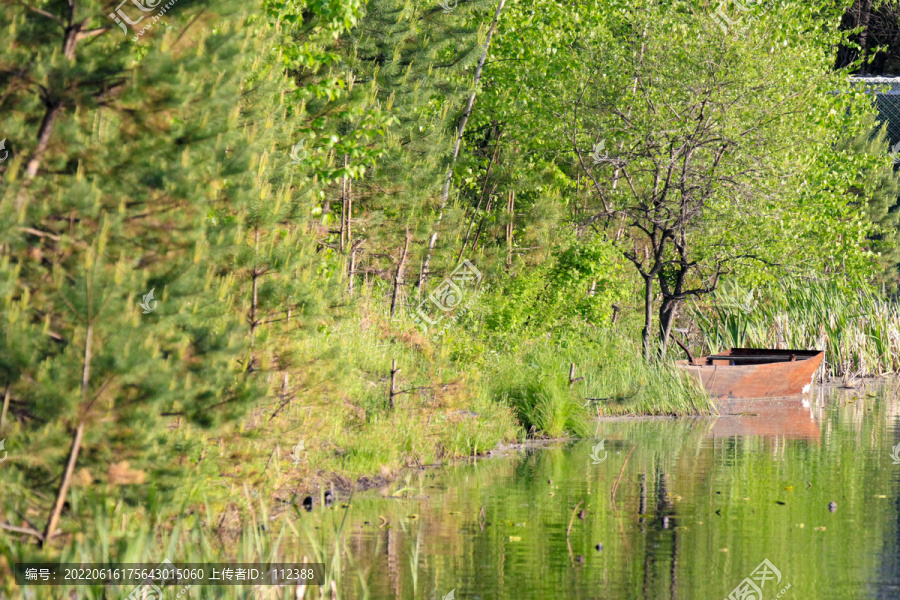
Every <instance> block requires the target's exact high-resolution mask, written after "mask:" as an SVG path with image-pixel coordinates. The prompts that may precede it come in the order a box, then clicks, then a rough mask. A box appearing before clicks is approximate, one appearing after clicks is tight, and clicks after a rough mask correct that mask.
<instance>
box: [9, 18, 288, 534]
mask: <svg viewBox="0 0 900 600" xmlns="http://www.w3.org/2000/svg"><path fill="white" fill-rule="evenodd" d="M69 6H70V4H67V3H63V2H51V3H49V4H47V5H46V6H45V7H44V8H43V9H41V10H30V9H28V8H27V7H26V6H25V5H16V6H15V7H14V8H8V9H7V10H5V11H4V12H3V14H2V15H0V29H2V30H3V31H6V32H8V36H9V39H11V40H12V43H11V45H10V47H9V48H8V49H7V52H6V54H5V56H4V58H3V59H2V63H0V81H3V83H4V84H5V85H4V89H6V90H7V93H6V94H4V95H3V96H2V97H0V115H2V116H0V131H3V132H4V133H3V135H4V136H5V137H6V139H7V147H8V148H10V149H11V150H12V157H11V158H10V159H9V160H8V161H6V162H5V163H4V164H3V165H2V166H0V169H2V175H3V180H4V182H5V186H4V189H3V191H2V198H0V248H2V253H3V255H2V261H0V272H2V276H0V282H2V283H0V289H2V292H3V293H2V295H0V303H2V306H0V310H2V312H3V315H4V318H3V319H2V321H0V323H2V325H0V328H2V335H0V341H2V345H3V346H5V348H7V349H12V348H17V350H16V351H14V352H10V353H9V354H6V353H5V354H4V360H3V363H2V365H0V366H2V368H0V372H2V376H3V378H4V381H3V382H0V383H2V385H3V386H4V390H5V391H6V392H7V402H6V404H7V405H8V406H9V408H8V415H7V421H8V422H9V423H12V422H15V426H14V429H13V433H12V434H11V436H10V447H14V448H15V447H19V448H24V447H25V445H26V444H27V446H28V448H29V453H28V455H27V456H21V458H20V460H21V467H22V471H23V472H24V473H27V474H28V476H29V477H30V478H34V480H36V481H37V480H40V481H56V482H57V484H58V488H57V492H56V494H55V498H53V499H51V500H50V501H49V502H48V501H47V500H46V499H44V498H45V497H43V496H42V497H30V498H10V497H7V498H5V500H6V501H9V502H16V503H20V502H21V503H23V504H20V505H19V511H20V512H21V513H24V512H26V506H25V505H24V503H28V506H27V510H28V511H32V510H34V509H38V510H40V511H42V512H43V513H44V514H46V515H47V519H46V526H45V527H44V528H43V529H44V530H43V532H38V531H32V532H31V533H33V534H34V535H35V536H36V537H39V538H40V539H42V541H43V542H44V543H48V542H50V541H51V540H52V537H53V535H54V532H55V531H56V530H57V529H58V527H59V519H60V514H61V510H62V507H63V504H64V502H65V499H66V496H67V491H68V486H69V484H70V481H71V477H72V473H73V471H74V470H75V468H87V469H88V470H89V471H91V472H92V473H102V472H104V471H106V469H107V468H108V467H109V466H110V465H111V464H112V463H113V462H114V461H121V460H123V459H132V460H134V461H136V463H137V464H141V456H142V455H143V453H144V452H145V451H147V449H148V448H149V447H150V446H151V445H153V444H157V443H159V441H160V439H162V440H163V443H164V444H165V438H160V437H159V435H160V431H161V429H162V428H163V427H165V426H167V425H169V424H170V422H171V419H170V418H166V417H173V416H174V417H177V418H180V419H184V420H186V421H187V422H188V423H193V424H195V425H199V426H204V427H212V426H216V425H219V424H222V423H227V422H231V421H234V420H235V419H236V418H238V417H239V416H240V415H242V414H243V413H244V412H245V411H246V410H247V408H248V407H249V406H251V403H252V401H253V400H254V399H255V398H258V397H259V394H260V382H259V381H257V380H256V379H254V378H252V377H249V376H248V375H247V373H246V372H245V371H246V370H245V369H242V368H240V367H239V365H238V363H237V361H236V358H238V357H240V356H242V355H246V353H247V351H248V347H249V346H248V345H249V343H250V340H251V336H250V335H249V331H248V330H249V329H251V328H252V327H250V328H248V326H247V323H246V316H247V315H246V313H243V314H242V309H243V308H244V307H245V304H244V300H245V299H246V296H245V295H244V290H243V289H242V288H241V286H240V285H238V284H239V281H237V280H236V279H235V276H234V274H233V273H232V272H231V271H230V268H229V267H230V265H228V264H227V262H226V261H227V260H228V258H229V257H230V256H231V254H232V250H231V248H232V247H233V246H234V245H240V244H243V243H245V242H246V239H247V237H246V236H247V231H248V229H247V228H246V227H247V226H248V225H249V227H250V231H252V230H253V228H254V227H257V228H258V225H257V224H255V223H253V222H252V221H248V219H252V218H253V216H254V210H253V209H252V207H254V206H255V207H258V210H257V212H259V213H262V212H265V211H266V210H267V208H268V207H267V205H266V204H265V202H266V201H268V200H269V194H268V192H267V190H268V188H267V185H268V184H267V183H266V182H267V181H268V180H269V179H270V174H271V167H270V165H269V164H268V163H267V161H266V156H267V155H266V152H267V151H268V152H271V150H272V148H273V147H274V145H275V142H274V141H273V140H274V137H273V136H274V135H275V134H273V131H274V128H273V127H272V126H271V123H272V122H274V121H275V120H277V118H278V113H277V111H278V110H282V112H283V109H279V108H278V107H279V105H280V104H281V103H283V99H281V97H280V94H279V90H280V89H283V88H282V86H283V84H284V81H283V79H284V78H283V74H281V73H280V72H279V70H278V69H271V68H269V67H267V66H266V63H264V61H262V60H261V57H262V56H264V55H265V52H266V50H265V49H267V48H270V47H271V45H269V44H270V38H269V35H268V33H267V29H266V26H265V24H263V23H257V24H256V25H254V24H253V22H252V21H251V20H250V19H251V18H252V15H253V14H254V11H253V9H254V8H259V7H253V6H250V7H245V6H242V3H240V2H232V1H226V2H223V3H218V4H217V5H216V7H215V10H214V11H212V10H210V9H209V8H208V7H207V8H206V9H205V10H199V9H198V8H196V7H188V8H183V9H176V10H173V11H170V12H167V13H166V14H165V15H164V17H162V20H161V21H157V22H155V23H154V26H153V28H152V29H149V30H148V33H146V34H145V35H144V36H142V37H140V40H139V43H134V42H133V41H132V39H131V37H125V36H123V34H122V31H121V30H120V29H119V28H118V27H117V26H115V25H112V26H111V25H110V23H111V21H109V20H106V17H105V15H106V13H107V12H108V11H107V10H106V8H108V7H107V6H106V4H105V3H102V2H95V1H85V2H75V3H72V4H71V6H72V8H71V10H70V9H69ZM89 25H93V26H92V27H91V26H89ZM245 56H248V57H249V58H246V59H245V58H244V57H245ZM268 58H269V59H271V58H272V57H271V56H269V57H268ZM248 167H252V169H250V168H248ZM276 185H281V187H280V188H279V189H287V188H286V187H285V184H279V183H276ZM282 199H283V195H282V196H281V197H279V198H278V199H277V200H282ZM295 210H297V209H295ZM286 241H287V243H290V242H291V241H292V239H291V238H287V240H286ZM299 271H302V267H296V268H293V266H292V267H291V268H287V269H285V272H284V278H285V279H291V280H294V281H302V278H298V277H297V273H298V272H299ZM295 322H296V321H295ZM251 325H252V323H251ZM9 423H8V424H7V426H11V425H9ZM14 464H19V463H18V462H17V463H14ZM142 466H143V468H148V469H149V468H153V465H147V464H142ZM157 466H159V465H157Z"/></svg>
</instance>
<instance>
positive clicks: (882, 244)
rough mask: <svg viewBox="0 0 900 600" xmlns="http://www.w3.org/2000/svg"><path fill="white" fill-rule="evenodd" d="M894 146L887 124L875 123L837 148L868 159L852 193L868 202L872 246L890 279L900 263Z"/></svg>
mask: <svg viewBox="0 0 900 600" xmlns="http://www.w3.org/2000/svg"><path fill="white" fill-rule="evenodd" d="M869 121H870V122H874V119H870V120H869ZM890 145H891V144H890V141H889V140H888V138H887V128H886V126H884V125H882V126H881V127H876V126H874V123H873V124H872V127H871V128H863V129H862V130H861V131H860V133H858V134H857V135H855V136H853V137H852V138H847V139H843V140H841V141H840V142H838V144H836V146H835V151H836V152H837V153H839V154H840V153H842V152H846V153H849V154H853V155H856V156H858V157H862V158H864V159H865V163H864V166H863V168H862V169H861V170H860V171H859V176H858V181H857V182H856V184H855V185H853V186H852V187H851V188H850V189H849V190H848V192H849V193H850V194H852V195H853V196H856V197H857V198H858V202H860V203H861V204H864V205H865V213H866V215H867V216H868V218H869V221H870V222H871V223H872V229H873V233H872V234H871V235H870V236H869V239H870V243H871V249H872V251H874V252H877V253H878V254H879V255H880V257H879V261H878V262H879V264H880V265H881V267H882V268H883V269H884V270H885V274H886V275H887V277H888V279H889V280H890V281H893V282H896V281H897V280H898V271H897V267H898V263H900V173H898V172H897V171H896V169H895V166H894V165H893V164H891V160H890V158H889V152H890Z"/></svg>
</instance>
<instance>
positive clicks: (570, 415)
mask: <svg viewBox="0 0 900 600" xmlns="http://www.w3.org/2000/svg"><path fill="white" fill-rule="evenodd" d="M572 364H574V365H575V369H576V372H575V379H576V381H574V382H572V383H571V384H570V382H569V369H570V365H572ZM488 381H489V393H490V394H492V395H493V397H494V398H496V399H498V400H500V401H504V402H506V403H508V404H509V406H510V407H511V408H513V410H514V411H515V412H516V415H517V416H518V418H519V420H520V422H522V424H523V425H524V426H525V427H526V429H529V430H531V431H533V432H535V433H541V434H544V435H547V436H550V437H557V436H560V435H563V434H565V433H574V434H576V435H584V434H585V432H586V431H588V430H589V427H588V426H587V419H588V418H589V417H590V416H592V415H624V414H657V415H659V414H682V415H684V414H700V413H708V412H709V410H710V401H709V395H708V394H706V393H705V392H704V391H703V390H701V389H700V388H699V387H697V386H696V385H695V383H694V381H693V380H691V379H689V378H686V377H684V376H683V374H682V373H680V372H679V371H678V370H676V368H675V367H673V366H672V365H671V364H669V363H665V362H663V363H648V362H647V361H645V360H644V359H643V357H642V356H641V353H640V349H639V348H638V347H637V345H636V343H635V342H634V341H633V340H631V339H630V338H627V337H625V336H623V335H620V334H618V333H616V332H615V331H605V332H599V333H597V334H596V335H595V336H594V337H593V338H592V339H590V340H589V341H587V340H573V339H569V340H567V341H561V342H556V343H554V344H539V343H534V344H532V345H531V346H530V347H528V348H526V349H525V350H523V351H521V352H520V353H518V354H517V355H514V356H508V355H504V356H502V357H497V358H496V359H495V364H494V366H493V368H492V369H490V370H489V375H488Z"/></svg>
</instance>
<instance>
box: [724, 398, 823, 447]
mask: <svg viewBox="0 0 900 600" xmlns="http://www.w3.org/2000/svg"><path fill="white" fill-rule="evenodd" d="M734 436H741V437H750V436H761V437H772V438H774V437H783V438H809V439H814V440H816V441H818V440H819V437H820V432H819V425H818V423H817V422H816V418H815V413H814V411H813V408H812V405H811V402H810V400H809V399H807V398H804V397H803V396H794V397H791V398H775V399H771V398H759V399H747V398H740V399H738V398H735V399H730V400H724V401H722V403H721V405H720V406H719V416H718V417H716V418H715V419H714V422H713V426H712V428H711V429H710V431H709V437H713V438H727V437H734Z"/></svg>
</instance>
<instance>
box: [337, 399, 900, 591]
mask: <svg viewBox="0 0 900 600" xmlns="http://www.w3.org/2000/svg"><path fill="white" fill-rule="evenodd" d="M898 406H900V405H898V401H897V394H896V391H895V386H894V384H893V383H892V382H888V383H886V384H884V385H880V386H877V387H875V386H872V385H870V386H869V387H868V388H861V389H858V390H839V389H820V390H817V391H816V392H815V393H814V394H812V395H810V396H807V397H805V398H799V397H798V398H786V399H774V400H771V399H770V400H762V401H754V400H734V401H729V402H725V403H722V404H721V405H720V408H719V411H720V414H719V416H717V417H712V418H708V419H707V418H704V419H651V420H619V421H605V422H601V423H599V424H598V430H597V440H599V439H606V440H607V442H606V450H607V451H608V458H607V459H606V460H604V461H602V462H600V463H599V464H594V461H592V460H591V457H590V452H591V448H592V445H594V444H596V443H597V440H583V441H579V442H577V443H572V444H560V445H557V446H554V447H551V448H546V449H532V450H527V451H520V452H513V453H511V454H510V455H509V456H507V457H504V458H494V459H486V460H478V461H477V464H460V465H456V466H453V467H448V468H446V469H443V470H440V471H428V472H424V471H423V472H422V473H420V474H419V476H418V479H417V480H415V481H412V482H407V483H405V484H403V487H406V488H407V490H406V491H405V492H403V493H401V494H400V496H401V497H400V498H383V497H378V495H377V494H372V493H369V494H364V495H361V496H359V497H358V498H357V499H355V500H354V506H353V509H352V510H351V511H350V513H349V515H348V525H347V527H346V528H345V530H344V531H345V534H344V536H343V537H342V539H343V546H342V548H343V551H342V556H343V557H344V559H345V560H343V561H342V562H341V571H342V572H341V577H340V582H341V585H340V586H339V591H340V595H341V597H343V598H363V597H370V598H427V599H429V600H431V599H440V598H443V597H444V596H446V595H447V594H448V593H449V592H450V591H451V590H455V592H454V597H455V598H458V599H460V600H462V599H466V598H484V599H487V598H510V599H512V598H515V599H523V598H548V599H549V598H578V599H581V598H584V599H587V598H615V599H632V598H647V599H650V598H685V599H692V598H717V599H719V598H728V597H729V594H731V593H732V591H733V590H735V589H736V588H737V587H738V586H739V585H745V586H746V583H744V582H745V581H746V580H749V579H751V578H750V575H751V574H752V573H753V572H754V569H756V568H757V566H759V565H760V564H761V563H762V562H763V561H764V560H766V559H767V560H769V561H770V564H771V565H773V566H774V567H775V568H777V571H778V580H775V579H772V578H769V579H766V578H763V581H761V582H752V580H751V582H752V583H762V584H763V585H761V586H760V587H761V591H762V597H763V598H765V599H767V600H768V599H769V598H775V597H776V595H777V594H778V593H779V591H780V590H782V589H784V588H785V586H786V585H790V587H789V588H787V591H786V592H785V593H784V594H783V595H782V598H788V599H790V598H817V599H828V598H841V599H844V598H895V597H898V591H900V585H898V584H900V559H898V548H900V494H898V489H897V479H898V476H897V475H898V473H900V471H898V470H897V469H900V465H893V464H892V463H893V461H892V460H891V457H890V452H891V447H892V446H893V445H894V444H897V443H898V442H900V440H898V439H896V438H897V431H898V426H897V425H898V415H900V410H898ZM397 487H398V486H394V487H392V488H391V489H390V490H386V492H390V491H394V490H396V489H397ZM409 488H413V489H412V491H410V489H409ZM831 502H834V503H835V504H836V506H837V509H836V510H835V511H834V512H831V511H830V510H829V508H828V506H829V503H831ZM581 511H584V512H583V514H581ZM333 516H334V517H335V518H339V517H341V516H342V515H339V514H338V513H336V512H334V514H333ZM582 517H583V518H582ZM347 532H349V533H347ZM598 548H599V549H598ZM748 597H751V596H748Z"/></svg>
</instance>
